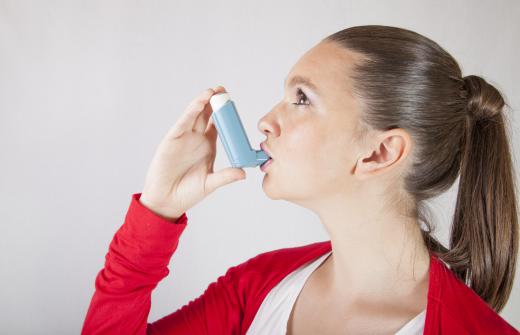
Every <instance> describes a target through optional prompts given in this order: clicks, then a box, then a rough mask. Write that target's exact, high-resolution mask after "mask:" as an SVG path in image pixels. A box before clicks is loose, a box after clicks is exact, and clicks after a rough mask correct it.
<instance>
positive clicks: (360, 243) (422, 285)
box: [316, 196, 430, 305]
mask: <svg viewBox="0 0 520 335" xmlns="http://www.w3.org/2000/svg"><path fill="white" fill-rule="evenodd" d="M357 199H359V200H361V199H363V200H364V201H363V203H364V204H366V205H363V203H362V202H361V201H355V200H353V199H345V198H344V197H340V196H337V197H335V198H334V199H330V198H329V199H327V200H326V201H323V202H322V203H321V206H320V210H319V211H316V212H317V213H318V216H319V217H320V219H321V221H322V223H323V225H324V226H325V228H326V230H327V231H328V233H329V236H330V238H331V245H332V254H331V255H330V256H329V257H328V259H327V260H326V262H324V264H323V269H322V273H324V277H323V283H325V285H326V286H325V288H324V289H325V291H326V292H328V293H330V294H331V296H334V297H337V298H339V299H341V300H342V301H352V302H356V301H358V302H370V301H373V302H374V303H377V302H378V301H379V302H380V301H381V299H382V297H386V298H388V299H389V300H390V301H391V300H392V299H407V298H412V297H415V301H417V300H420V301H421V302H420V304H421V305H423V304H425V301H426V294H425V292H427V288H428V273H429V264H430V257H429V253H428V250H427V248H426V246H425V244H424V242H423V240H422V237H421V232H420V227H419V225H418V223H417V221H416V220H412V219H405V218H403V216H399V215H397V214H396V212H397V211H396V210H395V209H394V210H392V209H390V208H385V207H384V205H382V204H383V203H384V202H383V201H379V200H378V199H375V198H374V199H373V200H374V201H366V199H367V198H363V197H357Z"/></svg>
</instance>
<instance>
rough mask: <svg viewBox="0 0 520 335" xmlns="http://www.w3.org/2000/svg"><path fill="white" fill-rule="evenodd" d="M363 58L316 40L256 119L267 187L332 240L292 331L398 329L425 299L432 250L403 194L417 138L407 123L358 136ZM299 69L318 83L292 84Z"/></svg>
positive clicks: (305, 293)
mask: <svg viewBox="0 0 520 335" xmlns="http://www.w3.org/2000/svg"><path fill="white" fill-rule="evenodd" d="M361 61H363V57H362V55H360V54H357V53H354V52H352V51H350V50H347V49H344V48H341V47H340V46H338V45H336V44H335V43H333V42H320V43H318V44H317V45H316V46H314V47H313V48H312V49H310V50H309V51H307V52H306V53H305V54H304V55H303V56H302V57H301V58H300V59H299V60H298V62H297V63H296V64H295V65H294V66H293V67H292V69H291V70H290V72H289V74H288V76H287V80H286V83H285V87H284V89H285V95H284V99H283V100H282V101H280V102H279V103H278V104H276V105H275V106H274V107H273V108H272V110H271V111H270V112H269V113H267V114H266V115H264V116H263V117H262V118H261V119H260V121H259V123H258V128H259V129H260V131H262V132H263V133H264V134H265V135H266V137H267V138H266V140H265V144H266V147H267V150H268V151H269V152H270V153H271V156H272V158H273V161H272V162H271V164H270V166H268V167H267V170H266V173H265V175H264V179H263V183H262V188H263V190H264V192H265V193H266V195H267V196H268V197H269V198H271V199H283V200H287V201H290V202H292V203H294V204H297V205H299V206H303V207H305V208H308V209H309V210H311V211H312V212H314V213H315V214H316V215H317V216H318V217H319V219H320V221H321V223H322V224H323V225H324V227H325V229H326V230H327V232H328V234H329V236H330V239H331V244H332V254H331V255H330V256H329V257H328V258H327V259H326V260H325V261H324V262H323V263H322V264H321V265H320V266H319V267H318V268H317V269H316V270H314V272H313V273H312V274H311V276H310V277H309V278H308V280H307V281H306V283H305V285H304V287H303V289H302V291H301V292H300V294H299V296H298V298H297V300H296V303H295V305H294V307H293V310H292V311H291V315H290V318H289V322H288V332H287V334H299V335H302V334H345V333H349V334H393V333H394V332H395V331H397V330H398V329H399V328H401V327H402V326H403V325H404V324H406V323H407V322H408V321H409V320H410V319H412V318H413V317H414V316H416V315H417V314H418V313H420V312H421V311H422V310H424V309H425V308H426V303H427V292H428V273H429V254H428V250H427V248H426V246H425V245H424V242H423V241H422V238H421V234H420V228H419V224H418V223H417V222H416V220H414V219H410V218H406V217H404V216H403V215H401V214H400V213H401V211H402V210H403V208H402V205H400V204H399V203H398V202H397V200H398V199H401V198H402V197H403V196H405V193H404V191H403V186H402V183H403V175H404V174H405V173H406V170H407V168H408V165H409V163H410V162H411V157H412V156H411V153H412V152H413V141H412V139H411V137H410V135H409V134H408V133H407V132H406V131H405V130H403V129H392V130H388V131H377V130H374V129H370V128H369V129H368V133H367V135H366V137H364V138H363V139H360V138H358V134H359V129H360V125H361V121H360V120H361V119H360V118H361V115H362V114H361V113H362V106H363V101H362V100H361V99H360V98H359V97H356V96H355V95H354V94H353V90H352V84H353V83H352V81H351V80H350V79H349V76H348V74H349V73H351V72H352V68H353V66H354V65H355V64H357V62H361ZM295 76H303V77H306V78H309V79H310V81H311V82H313V83H314V84H315V86H316V88H317V90H318V92H316V91H313V90H311V89H310V88H309V87H307V86H306V85H303V84H296V85H290V83H291V78H293V77H295ZM298 88H300V89H301V91H302V92H303V94H304V95H302V94H301V93H300V94H298ZM297 102H299V103H300V104H303V106H296V105H294V103H297ZM401 204H402V203H401Z"/></svg>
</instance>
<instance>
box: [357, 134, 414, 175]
mask: <svg viewBox="0 0 520 335" xmlns="http://www.w3.org/2000/svg"><path fill="white" fill-rule="evenodd" d="M370 143H371V148H369V150H368V151H367V152H366V153H365V154H363V155H361V157H360V158H359V159H358V161H357V162H356V166H355V168H354V175H355V176H356V177H357V178H358V179H360V180H364V179H368V178H371V177H373V176H377V175H380V174H383V173H385V172H388V171H390V170H394V169H395V168H396V167H397V166H399V165H401V163H403V162H404V161H405V158H406V157H407V156H408V153H409V152H410V150H411V147H412V139H411V137H410V135H409V134H408V133H407V132H406V131H404V130H403V129H400V128H394V129H391V130H387V131H385V132H382V133H380V134H379V135H377V136H376V137H375V139H374V141H370Z"/></svg>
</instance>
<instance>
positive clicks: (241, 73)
mask: <svg viewBox="0 0 520 335" xmlns="http://www.w3.org/2000/svg"><path fill="white" fill-rule="evenodd" d="M519 17H520V2H519V1H516V0H511V1H479V2H476V1H470V0H468V1H454V0H450V1H411V0H410V1H405V0H403V1H283V2H282V1H262V2H258V1H255V2H246V1H229V2H216V1H205V2H201V1H199V2H197V1H146V2H145V1H14V0H13V1H5V0H1V1H0V48H1V49H0V155H1V156H0V185H1V187H0V204H1V206H0V217H1V220H0V221H1V223H0V224H1V233H0V262H1V263H0V265H1V267H0V271H1V273H0V274H1V285H0V332H2V333H10V334H43V333H46V334H48V333H53V334H72V333H79V331H80V329H81V326H82V323H83V320H84V317H85V314H86V311H87V308H88V305H89V302H90V298H91V297H92V294H93V291H94V280H95V276H96V274H97V273H98V271H99V270H100V269H101V268H102V266H103V263H104V256H105V254H106V252H107V249H108V244H109V243H110V241H111V239H112V237H113V234H114V233H115V231H116V230H117V229H118V228H119V226H120V225H121V224H122V222H123V219H124V215H125V213H126V210H127V208H128V205H129V203H130V197H131V195H132V194H133V193H137V192H140V191H141V190H142V186H143V182H144V176H145V173H146V170H147V168H148V164H149V163H150V160H151V158H152V155H153V153H154V150H155V148H156V146H157V144H158V143H159V141H160V139H161V138H162V137H163V136H164V134H165V132H166V131H167V130H168V129H169V128H170V127H171V126H172V125H173V124H174V123H175V121H176V120H177V118H178V117H179V116H180V114H181V113H182V112H183V110H184V108H185V107H186V105H187V104H188V103H189V102H190V101H191V100H192V98H193V97H194V96H195V95H197V94H198V93H199V92H200V91H202V90H204V89H206V88H208V87H214V86H216V85H218V84H221V85H224V86H225V87H226V88H227V90H228V92H229V93H230V95H231V97H232V98H233V99H234V101H235V103H236V105H237V107H238V109H239V112H240V114H241V117H242V120H243V123H244V126H245V128H246V131H247V133H248V135H249V136H250V140H251V143H252V145H253V146H254V147H255V148H258V144H259V143H260V142H261V141H262V140H264V139H265V137H264V136H263V134H261V133H260V131H259V130H258V129H257V122H258V120H259V119H260V118H261V117H262V116H263V115H264V114H265V113H267V112H268V111H269V110H270V109H271V108H272V107H273V106H274V105H275V104H276V103H277V102H278V101H279V100H280V99H281V98H282V96H283V89H282V88H283V80H284V79H285V77H286V75H287V73H288V72H289V70H290V68H291V66H292V65H293V64H294V63H295V62H296V61H297V60H298V59H299V58H300V57H301V55H302V54H303V53H304V52H305V51H306V50H308V49H309V48H311V47H312V46H313V45H314V44H315V43H317V42H318V41H319V40H320V39H321V38H323V37H325V36H327V35H329V34H331V33H333V32H336V31H338V30H340V29H343V28H346V27H349V26H354V25H363V24H384V25H395V26H400V27H403V28H408V29H412V30H414V31H416V32H418V33H421V34H424V35H426V36H427V37H430V38H432V39H433V40H434V41H436V42H438V43H439V44H440V45H441V46H443V47H444V48H445V49H447V50H448V52H450V53H451V54H452V55H453V56H454V57H455V59H457V60H458V61H459V63H460V65H461V67H462V69H463V74H464V75H468V74H478V75H481V76H483V77H484V78H486V79H487V80H488V81H490V82H491V83H493V84H495V85H496V86H497V87H498V88H499V89H501V90H502V92H503V93H504V94H505V95H506V99H507V101H508V102H509V103H510V104H511V106H512V107H513V109H514V111H513V112H512V113H511V121H512V124H511V127H512V128H513V129H518V122H519V121H518V108H519V106H520V97H519V95H518V92H519V90H518V89H519V87H518V85H519V84H518V78H520V69H519V65H518V59H520V47H519V43H518V41H519V40H520V33H519V32H520V24H519V21H518V18H519ZM515 93H516V94H515ZM512 135H513V141H514V143H513V148H514V149H513V150H514V153H513V154H514V157H515V164H516V165H518V163H516V162H517V161H518V157H519V150H520V143H519V138H518V135H519V134H518V132H516V133H515V132H513V134H512ZM217 150H218V153H217V159H216V162H215V169H216V170H217V169H221V168H224V167H226V166H228V161H227V157H226V156H225V152H224V150H223V147H222V146H221V143H220V141H219V142H218V146H217ZM245 170H246V173H247V180H245V181H241V182H238V183H234V184H231V185H228V186H227V187H223V188H220V189H218V190H217V191H215V193H213V194H212V195H210V196H209V197H208V198H206V199H205V201H203V202H202V203H200V204H198V205H197V206H196V207H194V208H192V209H191V210H189V211H188V213H187V214H188V217H189V224H188V227H187V229H186V230H185V231H184V233H183V235H182V237H181V240H180V244H179V248H178V250H177V252H176V253H175V254H174V256H173V258H172V261H171V263H170V271H171V272H170V275H169V276H168V277H166V279H164V280H163V281H162V282H161V283H160V284H159V285H158V287H157V288H156V289H155V291H154V293H153V296H152V309H151V313H150V316H149V320H150V321H153V320H156V319H158V318H159V317H161V316H164V315H166V314H168V313H170V312H173V311H175V310H176V309H178V308H179V307H181V306H182V305H183V304H185V303H187V302H188V301H189V300H190V299H193V298H195V297H197V296H199V295H200V294H201V293H202V292H203V290H204V289H205V288H206V287H207V285H208V284H209V283H210V282H212V281H214V280H215V279H216V278H217V277H218V276H219V275H221V274H223V273H224V272H225V270H226V269H227V268H229V267H230V266H233V265H236V264H238V263H240V262H243V261H245V260H247V259H249V258H250V257H253V256H255V255H256V254H258V253H260V252H264V251H268V250H272V249H275V248H282V247H289V246H297V245H302V244H307V243H311V242H315V241H323V240H327V239H328V236H327V235H326V232H325V230H324V229H323V228H322V226H321V224H320V222H319V220H318V218H317V217H316V216H314V215H313V214H312V213H311V212H309V211H307V210H306V209H304V208H300V207H297V206H296V205H293V204H291V203H289V202H286V201H272V200H270V199H269V198H268V197H267V196H266V195H265V194H264V193H263V191H262V187H261V183H262V178H263V173H262V172H261V171H260V170H259V169H258V168H254V169H252V168H246V169H245ZM517 178H518V173H517ZM455 192H456V188H455V187H454V188H452V189H451V190H450V191H449V192H447V193H445V194H444V195H443V196H441V197H440V198H437V199H435V200H434V201H432V202H431V204H432V209H433V212H434V213H435V214H436V218H437V221H438V224H439V236H440V237H441V239H442V240H443V241H446V237H447V235H446V234H447V232H448V229H449V222H450V220H451V215H452V212H453V203H454V199H455V194H456V193H455ZM517 278H518V279H517V280H516V282H515V287H514V290H513V293H512V296H511V298H510V301H509V303H508V305H507V307H506V308H505V309H504V311H503V312H502V313H501V315H502V316H503V317H504V318H505V319H506V320H508V321H509V322H510V323H511V324H512V325H513V326H515V327H517V328H520V313H519V307H520V278H519V277H517Z"/></svg>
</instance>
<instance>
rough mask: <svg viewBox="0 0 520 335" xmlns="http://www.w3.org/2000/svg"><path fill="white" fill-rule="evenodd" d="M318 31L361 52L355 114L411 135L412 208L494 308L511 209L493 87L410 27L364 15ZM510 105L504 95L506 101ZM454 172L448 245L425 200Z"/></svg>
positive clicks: (513, 244) (507, 158)
mask: <svg viewBox="0 0 520 335" xmlns="http://www.w3.org/2000/svg"><path fill="white" fill-rule="evenodd" d="M322 41H325V42H329V41H330V42H335V43H338V44H339V45H340V46H341V47H344V48H347V49H349V50H352V51H354V52H358V53H360V54H362V55H363V61H362V62H359V63H358V64H356V66H355V69H354V73H353V75H352V79H353V81H354V84H353V85H354V93H355V94H356V95H357V96H358V97H359V99H360V101H361V102H362V106H364V107H363V110H362V117H361V120H362V123H363V124H365V125H366V126H363V127H362V128H360V129H367V127H370V128H373V129H378V130H388V129H392V128H402V129H404V130H406V131H408V132H409V133H410V136H411V137H412V139H413V141H414V143H415V145H414V147H415V149H414V152H413V153H412V155H411V156H412V157H411V159H412V164H411V169H410V170H409V171H408V172H407V174H406V175H405V179H404V185H405V190H406V192H407V194H408V195H409V196H410V197H411V199H412V200H413V204H412V206H411V211H409V212H407V213H406V215H409V216H412V217H414V218H416V219H417V220H418V222H421V223H423V224H424V226H425V228H426V230H425V229H421V231H422V234H423V239H424V242H425V244H426V246H427V247H428V249H429V251H430V252H431V253H434V254H435V255H437V256H438V257H439V258H440V259H441V260H442V261H444V263H446V264H447V265H448V267H449V268H450V270H451V271H452V272H453V273H454V274H455V275H456V276H457V277H458V278H459V279H461V280H462V281H463V282H464V283H466V285H468V286H469V287H471V288H472V289H473V290H474V291H475V292H476V293H477V294H478V295H479V296H480V297H481V298H482V299H483V300H484V301H486V302H487V303H488V305H490V306H491V307H492V308H493V309H494V310H495V311H496V312H499V311H500V310H501V309H502V308H503V307H504V305H505V304H506V302H507V300H508V298H509V295H510V293H511V289H512V285H513V280H514V276H515V266H516V259H517V254H518V212H517V204H516V195H515V189H516V184H515V180H514V172H513V164H512V160H511V154H510V148H509V140H508V134H507V133H506V123H505V115H504V113H503V107H504V105H507V104H505V102H504V99H503V96H502V94H501V93H500V92H499V91H498V90H497V89H496V88H495V87H494V86H493V85H491V84H489V83H488V82H487V81H486V80H484V79H483V78H481V77H479V76H474V75H471V76H466V77H462V74H461V70H460V67H459V65H458V64H457V62H456V61H455V59H453V57H452V56H451V55H450V54H448V52H446V51H445V50H444V49H443V48H441V47H440V46H439V45H438V44H437V43H435V42H433V41H432V40H430V39H428V38H426V37H424V36H422V35H420V34H418V33H415V32H413V31H410V30H406V29H402V28H397V27H389V26H380V25H368V26H357V27H350V28H347V29H344V30H341V31H338V32H336V33H334V34H332V35H330V36H328V37H326V38H324V39H323V40H322ZM507 106H508V107H509V105H507ZM459 174H460V178H459V190H458V195H457V204H456V208H455V214H454V217H453V225H452V229H451V237H450V246H449V248H446V247H444V246H443V245H442V244H441V243H440V242H439V241H437V240H436V239H435V238H434V237H433V236H432V232H433V231H432V225H431V223H430V222H429V220H428V217H429V214H428V207H427V206H426V204H425V202H424V200H426V199H428V198H431V197H434V196H436V195H438V194H440V193H441V192H443V191H445V190H447V189H448V188H449V187H450V186H451V185H452V184H453V183H454V182H455V180H456V179H457V177H458V176H459Z"/></svg>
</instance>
